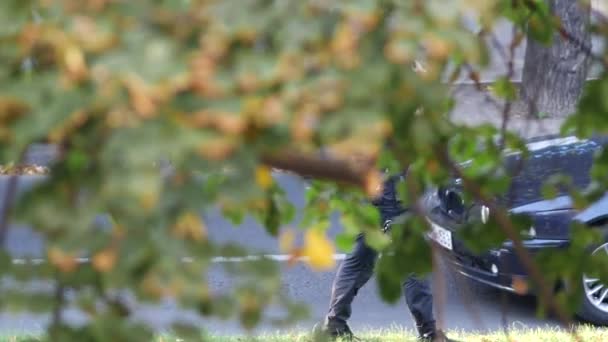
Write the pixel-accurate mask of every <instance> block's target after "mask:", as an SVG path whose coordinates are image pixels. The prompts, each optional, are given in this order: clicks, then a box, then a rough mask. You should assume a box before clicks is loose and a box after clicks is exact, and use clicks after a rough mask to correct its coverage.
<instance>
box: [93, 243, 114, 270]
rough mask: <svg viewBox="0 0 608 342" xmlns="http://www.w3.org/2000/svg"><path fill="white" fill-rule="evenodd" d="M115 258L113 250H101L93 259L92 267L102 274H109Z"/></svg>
mask: <svg viewBox="0 0 608 342" xmlns="http://www.w3.org/2000/svg"><path fill="white" fill-rule="evenodd" d="M116 258H117V256H116V251H115V250H114V249H111V248H108V249H105V250H102V251H101V252H99V253H97V254H95V256H94V257H93V260H92V263H93V267H94V268H95V269H96V270H97V271H99V272H102V273H105V272H109V271H110V270H111V269H112V268H114V265H115V264H116Z"/></svg>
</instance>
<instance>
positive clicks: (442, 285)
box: [389, 141, 484, 327]
mask: <svg viewBox="0 0 608 342" xmlns="http://www.w3.org/2000/svg"><path fill="white" fill-rule="evenodd" d="M389 147H390V148H391V149H392V150H393V152H394V153H395V155H396V156H397V158H398V159H399V161H400V162H401V164H402V165H410V162H409V160H408V159H407V158H406V157H405V156H404V154H403V153H399V151H398V150H397V148H396V146H395V144H394V142H393V141H389ZM406 181H407V186H408V192H409V196H410V198H413V199H417V198H419V197H420V194H419V191H418V190H417V189H416V186H415V184H414V183H413V180H412V178H411V177H408V178H407V179H406ZM412 202H413V203H412V204H413V209H414V213H415V214H416V215H417V216H419V217H420V218H422V219H424V218H426V215H425V212H424V209H423V208H422V207H421V205H420V203H418V201H416V200H414V201H412ZM424 222H425V223H426V225H427V230H428V231H430V230H431V227H430V224H429V222H428V221H427V220H424ZM430 245H431V251H432V258H433V260H432V262H433V269H434V272H433V274H434V276H433V282H434V283H435V284H436V285H437V286H434V287H433V288H437V287H438V288H439V289H441V290H442V291H440V293H439V294H437V293H436V292H435V293H434V297H435V298H436V301H434V302H435V307H436V308H437V316H438V326H439V327H442V326H443V322H444V320H443V318H444V312H443V311H444V310H443V309H444V306H445V291H446V290H447V287H446V284H447V282H446V281H445V275H444V274H443V272H441V271H442V269H441V268H440V267H439V260H438V258H437V256H439V255H445V253H442V252H441V249H440V248H439V246H437V243H435V242H434V241H433V240H431V241H430ZM450 257H451V256H450ZM439 273H440V274H439ZM463 288H464V287H463ZM467 295H468V297H467V298H465V306H466V307H467V309H468V311H469V313H470V314H471V316H472V318H473V320H474V321H475V323H476V325H477V326H482V327H483V326H484V324H483V322H482V321H481V318H480V315H479V312H478V311H477V310H475V309H474V308H473V307H472V303H473V300H471V296H470V294H469V293H468V292H467Z"/></svg>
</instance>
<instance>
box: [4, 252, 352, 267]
mask: <svg viewBox="0 0 608 342" xmlns="http://www.w3.org/2000/svg"><path fill="white" fill-rule="evenodd" d="M263 258H265V259H270V260H273V261H278V262H285V261H289V260H290V259H291V256H290V255H288V254H265V255H247V256H244V257H214V258H212V259H211V262H212V263H227V262H246V261H257V260H262V259H263ZM333 258H334V260H337V261H339V260H344V259H345V258H346V254H334V256H333ZM296 260H298V261H306V260H308V258H307V257H299V258H297V259H296ZM76 261H77V262H78V263H79V264H86V263H89V262H90V259H89V258H77V259H76ZM193 261H194V259H193V258H190V257H185V258H182V262H184V263H191V262H193ZM12 262H13V265H41V264H44V263H46V262H47V260H46V259H43V258H33V259H23V258H18V259H13V260H12Z"/></svg>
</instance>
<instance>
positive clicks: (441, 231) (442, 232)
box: [429, 222, 452, 250]
mask: <svg viewBox="0 0 608 342" xmlns="http://www.w3.org/2000/svg"><path fill="white" fill-rule="evenodd" d="M430 223H431V232H430V233H429V237H430V238H431V239H433V240H434V241H435V242H437V243H438V244H439V245H440V246H442V247H444V248H447V249H449V250H452V232H450V231H449V230H447V229H445V228H442V227H440V226H438V225H437V224H436V223H433V222H430Z"/></svg>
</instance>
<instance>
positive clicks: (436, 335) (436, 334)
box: [418, 330, 458, 342]
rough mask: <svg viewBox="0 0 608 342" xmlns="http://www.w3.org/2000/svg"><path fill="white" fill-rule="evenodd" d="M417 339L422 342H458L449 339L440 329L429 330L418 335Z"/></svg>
mask: <svg viewBox="0 0 608 342" xmlns="http://www.w3.org/2000/svg"><path fill="white" fill-rule="evenodd" d="M418 341H423V342H458V341H456V340H451V339H449V338H448V337H447V336H446V335H445V333H444V332H443V331H441V330H433V331H431V332H428V333H425V334H421V335H420V336H419V337H418Z"/></svg>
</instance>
